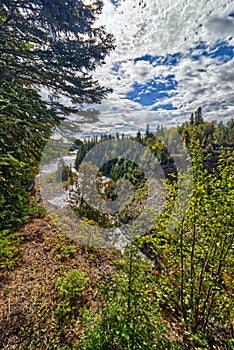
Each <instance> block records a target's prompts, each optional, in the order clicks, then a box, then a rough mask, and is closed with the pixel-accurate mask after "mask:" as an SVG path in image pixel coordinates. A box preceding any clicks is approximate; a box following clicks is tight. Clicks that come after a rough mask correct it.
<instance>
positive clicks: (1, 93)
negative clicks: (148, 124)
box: [0, 0, 114, 251]
mask: <svg viewBox="0 0 234 350" xmlns="http://www.w3.org/2000/svg"><path fill="white" fill-rule="evenodd" d="M101 9H102V2H101V1H99V0H97V1H94V3H93V5H90V6H88V5H85V4H84V2H83V1H80V0H75V1H70V2H66V3H64V2H63V1H59V2H56V4H55V3H54V1H46V2H45V1H36V2H35V1H23V0H22V1H21V0H20V1H13V0H12V1H1V5H0V77H1V87H0V124H1V129H0V189H1V191H0V232H2V235H3V237H4V236H5V234H6V232H10V231H11V230H12V229H14V228H17V227H18V226H19V225H21V224H23V223H24V222H25V221H26V220H27V219H28V218H29V216H30V215H31V212H32V211H33V209H31V204H30V197H29V192H32V190H33V181H34V178H35V175H36V174H37V173H38V164H39V161H40V159H41V154H42V151H43V148H44V146H45V143H46V141H47V140H48V138H49V136H50V135H51V132H52V131H53V129H54V128H55V127H56V126H58V125H59V124H60V122H61V120H63V119H64V117H65V115H66V114H68V113H72V112H73V113H74V112H77V111H78V110H80V104H82V103H84V102H90V103H91V102H99V101H100V100H101V99H102V98H103V97H105V96H106V94H107V93H108V92H109V91H110V90H109V89H108V88H104V87H102V86H100V85H99V84H98V82H97V81H94V80H93V79H92V75H91V73H92V71H93V70H94V69H95V68H96V67H97V65H100V64H102V63H103V61H104V58H105V56H106V55H107V54H108V53H109V52H110V50H112V49H113V48H114V45H113V37H112V36H111V35H110V34H108V33H106V32H105V29H104V28H103V27H97V26H95V28H94V22H95V20H96V19H97V16H98V15H99V14H100V12H101ZM38 91H42V92H43V93H42V92H41V93H39V92H38ZM42 95H44V99H42ZM62 98H66V99H67V101H68V103H67V102H66V103H65V104H64V103H63V102H61V101H62V100H63V99H62ZM78 105H79V108H77V106H78ZM85 115H86V114H85V113H81V119H82V118H85ZM91 117H92V118H95V116H94V115H93V112H92V111H91ZM65 172H66V173H64V174H63V176H64V177H65V178H67V175H68V174H67V172H68V171H67V169H65ZM6 230H7V231H6ZM8 230H9V231H8ZM10 237H11V236H10V235H9V240H10ZM9 242H10V241H9ZM12 244H14V242H13V241H12ZM4 249H5V248H4ZM9 249H10V248H9ZM12 251H13V250H12Z"/></svg>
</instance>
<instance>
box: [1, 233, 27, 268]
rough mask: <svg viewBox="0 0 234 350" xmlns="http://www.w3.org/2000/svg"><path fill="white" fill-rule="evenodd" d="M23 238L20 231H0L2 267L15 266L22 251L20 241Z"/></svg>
mask: <svg viewBox="0 0 234 350" xmlns="http://www.w3.org/2000/svg"><path fill="white" fill-rule="evenodd" d="M22 240H23V238H22V237H20V236H19V234H18V233H11V232H10V231H9V230H3V231H0V269H2V268H6V267H7V268H10V269H11V268H13V267H14V265H15V264H16V262H17V260H18V255H19V253H20V248H19V243H20V242H21V241H22Z"/></svg>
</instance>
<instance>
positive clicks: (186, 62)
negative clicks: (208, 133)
mask: <svg viewBox="0 0 234 350" xmlns="http://www.w3.org/2000/svg"><path fill="white" fill-rule="evenodd" d="M98 24H104V25H105V26H106V29H107V31H109V32H111V33H112V34H114V36H115V38H116V50H115V51H113V52H112V53H111V55H110V56H109V57H108V58H107V59H106V64H105V65H104V66H103V67H101V68H99V69H98V70H97V71H96V74H95V78H97V79H98V80H99V81H100V83H101V84H103V85H105V86H109V87H112V88H113V90H114V92H113V93H112V94H111V95H110V96H109V97H108V99H107V100H104V101H103V102H102V103H101V104H100V105H97V106H92V107H95V108H97V109H98V110H99V111H100V121H99V122H98V123H97V124H95V125H93V126H92V125H87V128H88V129H90V130H92V131H95V130H96V131H100V130H101V131H102V132H103V131H104V130H106V131H107V132H115V130H117V129H118V128H119V126H120V125H121V128H123V127H124V128H125V129H129V130H130V131H131V130H132V131H135V129H136V128H139V129H143V128H145V125H146V124H147V123H150V125H151V127H152V129H154V128H155V127H156V126H157V125H158V124H165V126H171V125H178V124H180V123H181V122H183V121H185V120H188V119H189V116H190V114H191V112H193V111H195V110H196V109H197V108H198V107H199V106H201V107H202V110H203V116H204V119H205V120H212V119H217V120H223V121H224V122H225V121H227V120H228V119H230V118H232V117H233V116H234V1H232V2H230V1H229V0H210V1H207V0H200V1H199V2H197V1H196V0H174V1H172V0H164V2H162V1H159V0H151V1H148V0H142V1H139V2H138V1H135V0H104V8H103V14H102V15H101V17H100V20H99V23H98Z"/></svg>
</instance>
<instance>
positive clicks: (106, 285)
mask: <svg viewBox="0 0 234 350" xmlns="http://www.w3.org/2000/svg"><path fill="white" fill-rule="evenodd" d="M56 3H57V5H56V6H57V7H56V11H55V5H54V1H52V0H49V1H46V2H45V1H41V0H39V1H37V2H36V4H35V2H32V1H30V0H27V1H23V0H19V1H17V2H16V1H13V0H12V1H6V0H3V1H2V2H1V4H0V77H1V86H0V125H1V128H0V287H1V294H0V349H17V350H18V349H32V350H33V349H41V350H43V349H59V350H69V349H77V350H125V349H126V350H127V349H128V350H139V349H143V350H151V349H162V350H165V349H168V350H169V349H181V350H187V349H188V350H189V349H191V350H192V349H207V350H208V349H225V350H232V349H234V324H233V320H234V308H233V299H234V298H233V297H234V280H233V269H234V259H233V247H234V232H233V227H234V222H233V217H234V215H233V203H234V186H233V185H234V183H233V180H234V179H233V177H234V175H233V174H234V162H233V160H234V120H233V119H230V120H229V121H227V122H225V123H224V122H222V121H220V118H219V116H218V115H216V112H214V117H213V120H212V121H206V116H205V114H203V111H202V108H201V107H198V108H197V110H196V111H195V112H192V111H191V115H190V116H188V118H187V122H184V123H183V124H181V125H179V126H176V127H171V128H168V129H167V128H165V127H164V126H161V125H158V127H157V128H156V130H150V126H149V125H147V126H146V130H145V132H140V131H139V132H138V133H137V134H136V135H132V136H128V137H126V136H125V135H124V134H123V135H119V134H118V133H116V134H115V135H109V134H108V135H104V134H103V135H102V136H101V137H92V138H91V137H90V138H89V139H86V140H80V139H77V140H76V142H75V143H74V145H73V150H77V156H76V160H75V164H74V165H75V168H76V171H77V173H78V175H77V176H78V177H79V171H80V168H81V167H82V166H84V165H85V164H84V160H85V156H86V155H87V154H88V153H89V151H90V150H92V149H95V147H97V145H101V144H105V142H107V141H108V140H112V139H113V140H117V141H119V142H121V141H123V142H124V140H125V141H126V140H128V141H129V142H132V141H133V142H136V143H138V144H139V145H142V147H144V148H145V149H148V150H149V151H150V153H151V154H152V156H153V157H154V158H155V159H156V160H157V162H159V164H160V166H161V168H162V171H163V175H164V180H163V181H164V186H165V188H166V200H165V205H164V208H163V210H162V211H161V213H160V215H158V214H157V213H152V216H153V219H152V220H153V224H152V226H151V227H150V229H149V230H147V232H144V233H143V234H142V235H140V237H139V236H138V237H137V239H133V240H131V241H130V243H129V244H128V245H126V247H125V249H123V250H118V249H116V248H114V247H113V248H111V249H109V248H105V247H102V248H97V247H92V246H88V245H82V244H80V243H79V242H77V241H75V240H72V239H71V238H69V237H67V235H66V233H65V232H62V231H61V230H60V229H59V227H58V226H56V225H54V223H53V222H52V221H51V220H50V217H49V216H48V214H47V212H46V209H45V207H44V206H43V201H41V199H40V196H39V195H38V192H39V188H37V185H36V187H35V184H34V181H35V177H36V175H38V173H39V171H40V170H39V165H40V160H41V157H42V154H43V150H44V147H45V145H46V143H47V141H48V140H49V139H50V137H51V135H52V134H53V132H54V130H55V129H56V128H57V127H58V126H59V125H61V123H62V121H63V120H65V119H67V118H69V116H71V115H76V114H77V113H81V114H82V113H83V116H84V117H85V116H86V114H85V112H82V110H81V106H82V104H84V103H98V102H100V101H101V100H102V99H104V98H105V97H106V96H107V95H108V94H109V93H111V89H109V88H105V87H103V86H100V85H99V83H98V82H97V81H96V80H94V79H93V78H92V73H93V72H94V70H95V69H96V67H97V66H100V65H102V64H103V62H104V59H105V57H106V56H107V55H108V54H109V53H110V52H111V51H112V50H114V48H115V41H114V38H113V36H112V35H111V34H108V33H107V32H106V30H105V28H104V27H97V26H96V25H95V22H96V19H97V18H98V16H99V15H100V13H101V11H102V5H103V4H102V2H101V1H99V0H97V1H94V4H93V5H92V6H91V5H85V4H84V2H83V1H78V0H74V1H69V2H65V3H64V2H63V1H60V0H59V1H57V2H56ZM43 89H45V91H46V92H45V94H46V95H47V96H46V98H43V96H42V94H41V91H42V90H43ZM68 100H69V103H67V101H68ZM64 101H65V102H64ZM77 106H79V107H77ZM92 113H94V112H93V111H91V114H92ZM92 117H93V114H92ZM93 119H95V117H93ZM177 135H179V136H180V138H181V140H182V144H183V147H185V148H186V149H187V150H188V155H189V157H190V159H191V165H192V174H193V179H192V180H193V183H192V190H191V196H190V199H189V202H188V205H187V207H186V211H185V213H183V215H182V214H181V217H182V219H181V220H179V219H178V216H176V215H175V216H173V215H172V214H173V211H174V207H175V203H176V200H177V197H178V196H180V194H181V193H180V192H181V191H182V190H183V189H182V188H181V187H180V186H179V183H180V176H181V174H180V169H179V168H178V167H177V163H176V162H175V157H173V156H172V151H171V150H170V149H169V148H168V147H167V145H168V144H170V145H171V147H172V149H173V151H174V152H175V154H176V152H177V151H178V150H177V148H178V143H177V141H176V137H177ZM130 151H131V150H129V152H130ZM130 153H131V152H130ZM126 158H128V152H126ZM142 161H143V162H144V157H143V159H142ZM61 164H62V175H63V176H62V182H64V186H69V184H71V182H72V184H74V182H76V181H78V180H77V176H73V175H72V174H71V172H70V169H69V167H67V166H66V165H63V163H61ZM147 166H148V167H150V164H148V165H147ZM86 168H87V166H86ZM102 177H105V178H109V179H110V182H109V183H108V186H106V188H105V191H104V192H103V193H102V196H103V199H105V200H106V201H107V202H110V203H111V202H112V201H114V200H115V199H116V198H117V191H116V188H117V185H118V183H119V182H120V181H121V180H122V179H125V180H128V181H129V182H130V183H131V184H132V188H133V193H134V195H133V197H132V200H131V201H130V202H129V201H128V202H126V203H125V202H123V203H122V206H121V208H120V212H119V214H118V217H116V221H114V222H113V220H112V219H113V218H111V220H110V217H109V216H105V215H104V216H103V215H101V216H100V213H98V211H97V210H95V209H93V208H92V207H91V206H90V205H89V204H88V203H86V202H85V201H84V200H83V199H82V198H81V195H80V192H79V189H78V190H77V193H76V194H75V196H76V197H75V202H74V196H73V197H72V198H73V202H72V206H73V210H74V212H75V213H76V215H77V216H79V217H80V218H81V219H82V220H84V221H85V222H87V223H89V224H91V225H94V226H96V227H106V228H108V227H112V226H114V227H115V226H116V227H118V226H119V225H121V224H128V223H129V222H130V223H131V221H132V220H134V219H135V218H136V217H138V215H139V213H140V212H141V210H143V209H142V208H143V207H141V206H142V203H144V200H145V198H147V195H148V192H147V187H146V180H147V179H146V173H145V172H144V171H142V169H140V167H138V161H137V159H136V160H135V161H134V159H132V161H129V160H125V159H122V158H119V157H118V154H117V153H116V154H115V152H114V151H113V152H112V160H111V161H108V162H106V163H104V164H103V166H102V167H101V168H100V169H99V173H98V176H97V178H98V179H101V178H102ZM77 183H78V182H77ZM98 184H100V183H98ZM183 184H184V186H185V187H186V186H188V187H189V186H190V184H191V172H190V173H187V174H186V173H185V174H184V182H183ZM71 195H72V194H71ZM81 202H82V203H81ZM74 203H75V204H74ZM177 210H178V211H177V212H180V211H181V213H182V211H183V206H181V207H179V208H178V209H177ZM169 222H170V223H171V224H172V229H171V230H168V223H169ZM132 230H133V232H131V233H132V235H133V236H134V227H133V228H132Z"/></svg>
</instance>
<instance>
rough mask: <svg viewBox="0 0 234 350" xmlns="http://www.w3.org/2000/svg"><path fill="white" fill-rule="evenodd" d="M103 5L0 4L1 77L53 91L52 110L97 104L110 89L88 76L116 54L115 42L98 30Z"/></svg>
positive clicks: (6, 1)
mask: <svg viewBox="0 0 234 350" xmlns="http://www.w3.org/2000/svg"><path fill="white" fill-rule="evenodd" d="M101 10H102V2H101V1H99V0H96V1H94V3H93V4H92V5H85V4H84V2H83V1H81V0H74V1H70V2H66V3H65V2H64V1H62V0H59V1H57V2H56V4H55V3H54V1H53V0H49V1H41V0H39V1H37V3H36V4H35V2H33V1H30V0H27V1H25V0H19V1H17V2H15V1H13V0H10V1H9V0H2V1H1V5H0V43H1V44H0V51H1V58H0V76H1V79H2V80H8V81H9V80H15V79H16V80H17V81H19V82H21V85H25V86H28V85H34V86H35V85H37V86H38V85H40V86H43V87H45V86H46V87H47V88H48V89H49V94H50V100H48V102H47V103H48V104H51V105H53V106H54V107H55V106H56V108H57V109H61V110H63V111H65V110H66V111H72V110H74V108H69V107H67V106H66V104H65V103H64V104H63V103H62V102H61V100H60V101H58V99H57V98H58V97H59V96H61V95H63V96H66V97H68V98H69V99H70V101H71V103H72V104H73V105H74V106H75V104H76V103H78V104H80V103H84V102H86V103H92V102H99V101H100V99H101V98H103V97H105V95H106V94H107V92H108V91H109V90H108V89H105V88H104V87H102V86H100V85H99V84H98V82H97V81H94V80H93V79H92V77H91V75H90V72H92V71H93V70H94V69H95V68H96V67H97V66H98V65H101V64H102V63H103V61H104V58H105V56H106V55H107V54H108V53H109V52H110V51H111V50H112V49H113V47H114V46H113V36H112V35H110V34H107V33H106V31H105V29H104V27H97V26H95V27H94V22H95V21H96V19H97V16H98V15H99V14H100V13H101Z"/></svg>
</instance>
